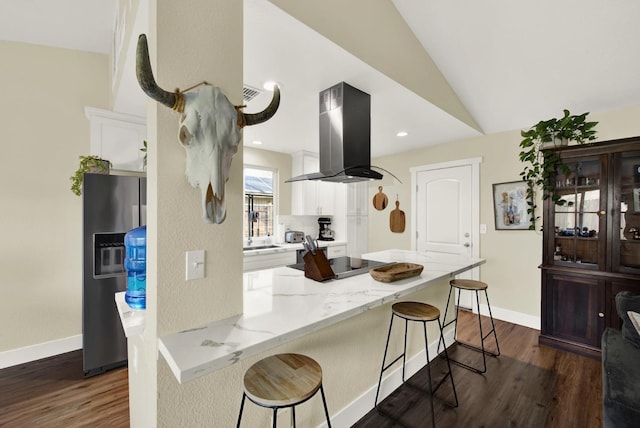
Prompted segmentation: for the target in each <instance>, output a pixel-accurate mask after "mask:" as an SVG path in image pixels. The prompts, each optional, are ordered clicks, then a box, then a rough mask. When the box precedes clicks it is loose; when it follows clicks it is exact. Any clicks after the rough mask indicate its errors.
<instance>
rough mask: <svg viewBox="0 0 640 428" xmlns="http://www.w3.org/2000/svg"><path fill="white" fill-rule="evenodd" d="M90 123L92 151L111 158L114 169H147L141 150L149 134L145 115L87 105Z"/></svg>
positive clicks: (107, 158) (86, 110) (104, 157)
mask: <svg viewBox="0 0 640 428" xmlns="http://www.w3.org/2000/svg"><path fill="white" fill-rule="evenodd" d="M84 111H85V115H86V116H87V119H89V122H90V129H91V148H90V154H92V155H95V156H100V157H101V158H102V159H106V160H109V161H110V162H111V167H112V168H113V169H118V170H123V171H144V168H143V158H144V153H143V152H141V151H140V149H141V148H142V147H143V142H144V140H145V139H146V135H147V125H146V120H145V119H144V118H143V117H138V116H132V115H128V114H122V113H116V112H113V111H109V110H101V109H97V108H93V107H85V109H84Z"/></svg>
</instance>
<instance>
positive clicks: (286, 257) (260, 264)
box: [242, 249, 296, 272]
mask: <svg viewBox="0 0 640 428" xmlns="http://www.w3.org/2000/svg"><path fill="white" fill-rule="evenodd" d="M295 262H296V252H295V249H291V250H290V251H279V252H264V253H258V254H251V255H246V254H245V256H244V263H243V269H242V270H243V271H244V272H248V271H252V270H259V269H271V268H275V267H280V266H286V265H292V264H294V263H295Z"/></svg>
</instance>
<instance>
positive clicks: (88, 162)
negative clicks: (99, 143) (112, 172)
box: [69, 155, 111, 196]
mask: <svg viewBox="0 0 640 428" xmlns="http://www.w3.org/2000/svg"><path fill="white" fill-rule="evenodd" d="M79 158H80V164H79V165H78V169H77V170H76V172H75V173H74V174H73V175H72V176H71V177H69V179H70V180H71V191H72V192H73V193H75V194H76V195H78V196H80V195H81V194H82V177H83V175H84V173H85V172H89V173H93V174H109V169H110V168H111V162H109V161H108V160H105V159H101V158H100V157H98V156H93V155H91V156H79Z"/></svg>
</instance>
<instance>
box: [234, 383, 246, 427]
mask: <svg viewBox="0 0 640 428" xmlns="http://www.w3.org/2000/svg"><path fill="white" fill-rule="evenodd" d="M245 398H247V394H245V393H244V392H243V393H242V401H241V402H240V414H239V415H238V425H236V428H240V421H241V420H242V410H243V409H244V400H245Z"/></svg>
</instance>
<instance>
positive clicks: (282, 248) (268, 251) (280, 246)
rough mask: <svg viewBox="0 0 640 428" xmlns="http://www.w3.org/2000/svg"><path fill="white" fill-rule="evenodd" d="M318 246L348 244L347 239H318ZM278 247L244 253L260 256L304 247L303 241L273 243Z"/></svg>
mask: <svg viewBox="0 0 640 428" xmlns="http://www.w3.org/2000/svg"><path fill="white" fill-rule="evenodd" d="M317 242H318V247H336V246H339V245H347V242H346V241H317ZM262 245H263V244H262V243H256V244H255V246H256V247H260V246H262ZM273 245H276V246H277V247H275V248H260V249H255V250H243V252H242V253H243V255H244V256H245V257H247V256H249V257H252V256H259V255H264V254H273V253H283V252H287V251H296V250H301V249H302V248H303V246H302V242H299V243H296V244H273Z"/></svg>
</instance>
